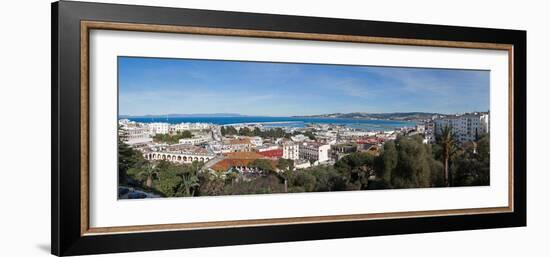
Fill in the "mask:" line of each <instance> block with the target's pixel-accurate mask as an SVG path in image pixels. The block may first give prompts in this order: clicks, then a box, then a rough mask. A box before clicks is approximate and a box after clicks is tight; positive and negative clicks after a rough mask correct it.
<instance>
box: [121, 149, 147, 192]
mask: <svg viewBox="0 0 550 257" xmlns="http://www.w3.org/2000/svg"><path fill="white" fill-rule="evenodd" d="M145 162H146V161H145V159H144V158H143V155H142V154H141V152H139V151H137V150H134V149H132V148H131V147H130V146H129V145H128V144H126V143H124V142H122V141H118V183H119V184H125V183H126V182H127V178H128V175H127V172H128V170H129V169H131V168H139V167H140V166H141V165H143V164H144V163H145Z"/></svg>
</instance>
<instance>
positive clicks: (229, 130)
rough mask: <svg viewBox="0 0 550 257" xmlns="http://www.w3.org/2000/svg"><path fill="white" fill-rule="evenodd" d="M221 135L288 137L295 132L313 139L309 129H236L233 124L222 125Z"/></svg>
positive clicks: (313, 136)
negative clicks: (290, 130) (289, 131)
mask: <svg viewBox="0 0 550 257" xmlns="http://www.w3.org/2000/svg"><path fill="white" fill-rule="evenodd" d="M221 133H222V136H225V135H238V136H248V137H254V136H256V137H262V138H283V137H284V138H290V137H291V136H295V135H297V134H304V135H305V136H307V137H309V139H311V140H314V139H315V135H314V134H313V132H311V131H306V132H303V133H301V132H297V131H296V132H294V133H288V132H285V131H284V130H283V129H282V128H272V129H267V130H263V131H262V130H261V129H259V128H257V127H256V128H254V129H249V128H247V127H244V128H241V129H239V130H237V129H236V128H234V127H233V126H224V127H222V128H221Z"/></svg>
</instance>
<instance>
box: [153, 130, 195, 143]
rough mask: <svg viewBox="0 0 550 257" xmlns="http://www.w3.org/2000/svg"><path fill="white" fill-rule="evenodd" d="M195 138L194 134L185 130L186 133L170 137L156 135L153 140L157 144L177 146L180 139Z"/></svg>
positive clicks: (180, 132)
mask: <svg viewBox="0 0 550 257" xmlns="http://www.w3.org/2000/svg"><path fill="white" fill-rule="evenodd" d="M192 137H193V134H192V133H191V132H190V131H188V130H184V131H178V132H177V133H176V134H174V135H170V134H156V135H155V136H154V137H153V140H154V141H155V142H159V143H167V144H177V143H178V142H179V140H180V139H183V138H192Z"/></svg>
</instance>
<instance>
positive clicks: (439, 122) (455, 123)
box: [434, 113, 489, 143]
mask: <svg viewBox="0 0 550 257" xmlns="http://www.w3.org/2000/svg"><path fill="white" fill-rule="evenodd" d="M434 125H435V128H434V130H435V135H440V134H441V132H442V129H443V128H444V127H446V126H449V127H451V128H452V131H453V133H454V134H455V136H456V139H457V140H458V141H459V142H460V143H465V142H468V141H476V140H478V139H479V138H480V137H481V136H483V135H485V134H487V133H489V113H466V114H463V115H455V116H446V117H443V118H438V119H436V120H434Z"/></svg>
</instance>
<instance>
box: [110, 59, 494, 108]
mask: <svg viewBox="0 0 550 257" xmlns="http://www.w3.org/2000/svg"><path fill="white" fill-rule="evenodd" d="M118 68H119V113H120V114H121V115H147V114H152V115H162V114H175V113H177V114H197V113H239V114H243V115H263V116H290V115H314V114H326V113H336V112H341V113H347V112H371V113H375V112H376V113H378V112H417V111H418V112H438V113H463V112H471V111H487V110H489V71H477V70H450V69H422V68H399V67H374V66H349V65H320V64H289V63H266V62H239V61H209V60H189V59H162V58H138V57H119V58H118Z"/></svg>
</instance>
